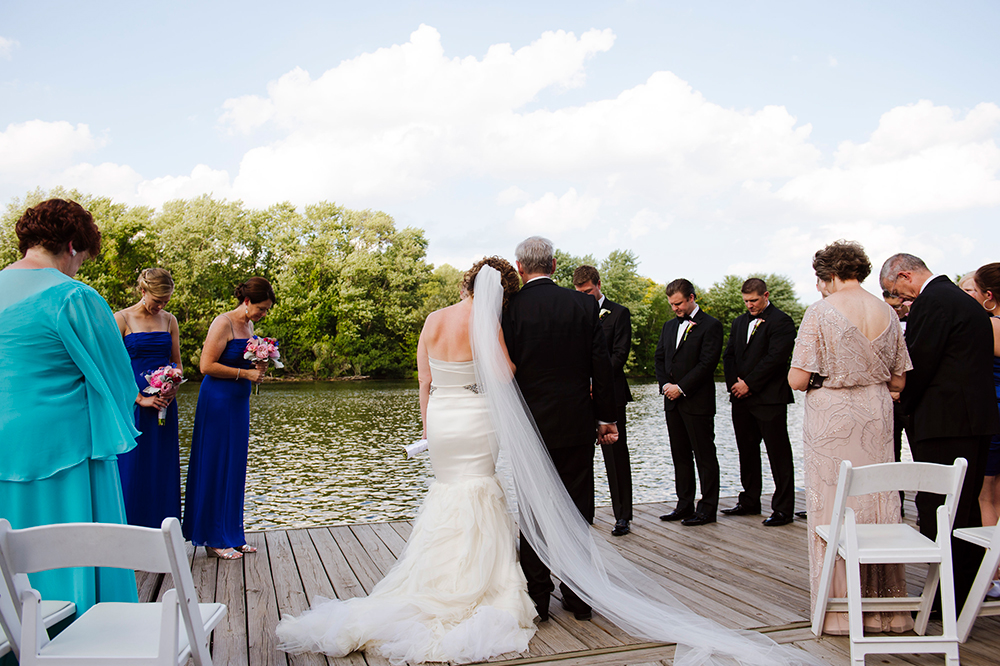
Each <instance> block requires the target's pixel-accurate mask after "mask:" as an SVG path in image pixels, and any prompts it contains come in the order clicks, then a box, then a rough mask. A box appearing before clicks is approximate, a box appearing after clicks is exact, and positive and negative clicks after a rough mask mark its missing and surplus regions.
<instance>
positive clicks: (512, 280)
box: [461, 256, 521, 307]
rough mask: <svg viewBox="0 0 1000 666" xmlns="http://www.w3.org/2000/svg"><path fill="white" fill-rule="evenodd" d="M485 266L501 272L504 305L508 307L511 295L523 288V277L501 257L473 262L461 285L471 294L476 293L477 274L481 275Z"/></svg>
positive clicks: (484, 258) (485, 258)
mask: <svg viewBox="0 0 1000 666" xmlns="http://www.w3.org/2000/svg"><path fill="white" fill-rule="evenodd" d="M483 266H491V267H493V268H495V269H497V271H499V273H500V286H501V287H503V305H502V307H507V301H509V300H510V297H511V296H513V295H514V294H516V293H517V291H518V289H520V288H521V278H520V277H519V276H518V274H517V271H516V270H514V267H513V266H511V265H510V263H509V262H508V261H507V260H506V259H503V258H501V257H495V256H494V257H483V258H482V259H480V260H479V261H477V262H476V263H474V264H472V268H470V269H469V270H468V271H466V273H465V277H463V278H462V284H461V286H462V287H464V288H465V290H466V291H467V292H469V296H474V295H475V293H474V292H475V288H476V276H477V275H479V271H480V270H481V269H482V267H483Z"/></svg>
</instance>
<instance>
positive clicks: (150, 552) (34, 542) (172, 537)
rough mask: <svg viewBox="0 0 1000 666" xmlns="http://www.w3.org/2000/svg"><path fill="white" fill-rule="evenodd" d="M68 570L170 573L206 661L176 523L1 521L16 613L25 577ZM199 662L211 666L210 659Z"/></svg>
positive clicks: (0, 565)
mask: <svg viewBox="0 0 1000 666" xmlns="http://www.w3.org/2000/svg"><path fill="white" fill-rule="evenodd" d="M65 567H114V568H122V569H138V570H140V571H150V572H156V573H169V574H171V575H172V576H173V579H174V588H175V589H176V591H177V600H178V607H179V609H180V613H181V618H182V621H183V624H184V627H185V629H186V630H187V633H188V639H189V643H190V644H191V649H192V650H194V651H198V652H202V654H203V655H204V656H205V657H207V655H208V640H207V637H206V634H205V628H204V626H203V625H202V618H201V611H200V610H199V608H198V595H197V592H196V591H195V587H194V578H193V577H192V576H191V569H190V567H189V566H188V561H187V556H186V554H185V551H184V537H182V536H181V525H180V522H179V521H178V520H177V519H176V518H172V517H171V518H166V519H164V521H163V524H162V525H161V526H160V529H158V530H157V529H153V528H149V527H136V526H133V525H112V524H107V523H62V524H56V525H43V526H40V527H29V528H26V529H22V530H14V529H11V527H10V523H9V522H8V521H7V520H6V519H3V518H0V571H2V578H3V583H4V585H5V588H6V590H8V591H9V594H11V595H12V596H14V599H13V600H12V601H13V602H14V607H15V608H16V609H18V611H19V610H20V608H21V604H20V602H19V601H18V599H20V593H21V592H22V591H23V590H22V589H19V588H25V587H26V584H27V577H26V576H24V574H29V573H34V572H37V571H46V570H48V569H61V568H65ZM21 619H22V622H23V618H21ZM41 633H42V634H44V630H42V632H41ZM47 642H48V637H47V636H44V635H40V636H39V641H38V645H39V646H42V645H45V644H46V643H47ZM198 661H199V663H211V661H210V659H208V660H207V661H204V662H203V661H202V660H198Z"/></svg>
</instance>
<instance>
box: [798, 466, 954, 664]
mask: <svg viewBox="0 0 1000 666" xmlns="http://www.w3.org/2000/svg"><path fill="white" fill-rule="evenodd" d="M966 467H967V463H966V461H965V459H964V458H959V459H957V460H956V461H955V464H953V465H934V464H931V463H883V464H879V465H866V466H864V467H858V468H854V467H853V466H852V465H851V463H850V461H848V460H844V461H843V462H841V464H840V479H839V481H838V483H837V496H836V499H834V502H833V516H832V518H831V523H830V525H818V526H817V527H816V534H817V535H819V537H820V538H822V539H823V540H825V541H826V543H827V548H826V557H825V558H824V560H823V571H822V574H821V576H820V582H819V589H818V591H817V594H818V596H817V599H816V607H815V608H814V609H813V618H812V630H813V633H814V634H816V635H817V636H819V635H820V634H821V633H822V630H823V620H824V616H825V615H826V613H827V612H828V611H839V612H843V611H847V613H848V625H849V627H850V636H851V662H852V664H855V666H864V663H865V655H867V654H899V653H924V652H931V653H944V655H945V663H946V664H956V665H957V664H958V663H959V661H958V633H957V628H956V619H955V585H954V576H953V572H952V562H951V526H952V523H953V521H954V518H955V510H956V507H957V505H958V494H959V492H960V490H961V488H962V481H963V480H964V478H965V469H966ZM899 490H908V491H917V492H926V493H935V494H938V495H944V496H945V502H944V504H942V505H941V506H940V507H938V510H937V523H938V531H937V540H936V541H931V540H930V539H928V538H927V537H925V536H923V535H922V534H921V533H920V532H918V531H917V530H915V529H913V528H912V527H910V526H909V525H905V524H902V523H898V524H882V525H873V524H858V522H857V520H856V517H855V515H854V510H853V509H851V508H850V507H848V506H847V498H848V497H854V496H857V495H867V494H869V493H876V492H886V491H893V492H895V491H899ZM837 555H840V556H841V557H842V558H844V561H845V564H846V573H847V598H846V599H831V598H830V586H831V585H832V583H833V571H834V567H835V565H836V561H837ZM914 563H917V564H919V563H925V564H927V579H926V582H925V584H924V589H923V591H922V593H921V595H920V596H919V597H893V598H864V599H863V598H862V597H861V565H864V564H914ZM939 581H940V589H941V621H942V625H943V629H942V633H941V635H940V636H925V635H924V634H925V632H926V631H927V621H928V619H930V611H931V604H932V603H933V601H934V593H935V590H936V589H937V588H938V582H939ZM910 610H916V611H918V612H917V616H916V618H915V621H914V625H915V626H914V631H915V632H916V633H917V634H918V635H917V636H907V635H873V636H865V633H864V617H863V612H864V611H881V612H891V611H910Z"/></svg>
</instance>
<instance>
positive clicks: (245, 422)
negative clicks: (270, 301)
mask: <svg viewBox="0 0 1000 666" xmlns="http://www.w3.org/2000/svg"><path fill="white" fill-rule="evenodd" d="M246 346H247V338H237V339H235V340H230V341H229V342H228V343H227V344H226V348H225V350H223V352H222V356H220V357H219V363H222V364H223V365H228V366H229V367H231V368H244V369H249V368H252V367H253V364H252V363H250V361H247V360H244V358H243V353H244V351H245V350H246ZM249 444H250V381H249V380H247V379H242V378H241V379H216V378H215V377H212V376H209V375H206V376H205V379H203V380H202V382H201V389H200V390H199V391H198V407H197V409H196V411H195V415H194V435H193V436H192V438H191V462H190V463H189V464H188V476H187V489H186V491H185V494H184V537H185V538H187V539H190V540H191V542H192V543H194V545H196V546H209V547H211V548H238V547H240V546H242V545H244V544H245V543H246V538H245V537H244V536H243V497H244V494H245V490H246V479H247V452H248V450H249Z"/></svg>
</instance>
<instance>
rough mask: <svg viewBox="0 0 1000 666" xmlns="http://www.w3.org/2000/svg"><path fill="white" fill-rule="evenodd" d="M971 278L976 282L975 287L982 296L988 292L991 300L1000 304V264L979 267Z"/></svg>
mask: <svg viewBox="0 0 1000 666" xmlns="http://www.w3.org/2000/svg"><path fill="white" fill-rule="evenodd" d="M973 277H974V278H975V280H976V287H978V288H979V292H980V293H981V294H982V295H983V296H985V295H986V292H990V293H991V294H992V295H993V300H994V301H995V302H997V303H1000V262H994V263H992V264H986V265H985V266H980V267H979V268H978V269H977V270H976V274H975V275H974V276H973Z"/></svg>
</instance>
